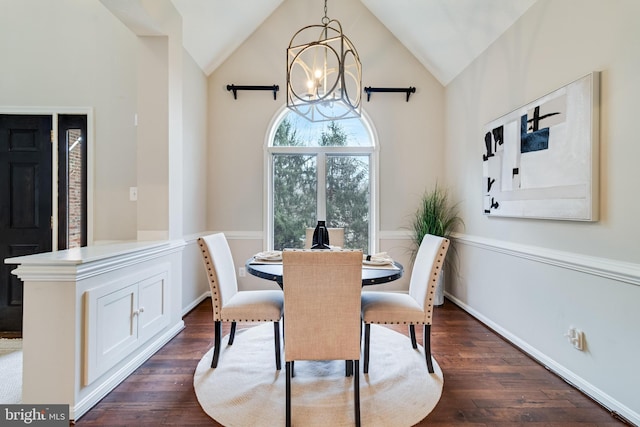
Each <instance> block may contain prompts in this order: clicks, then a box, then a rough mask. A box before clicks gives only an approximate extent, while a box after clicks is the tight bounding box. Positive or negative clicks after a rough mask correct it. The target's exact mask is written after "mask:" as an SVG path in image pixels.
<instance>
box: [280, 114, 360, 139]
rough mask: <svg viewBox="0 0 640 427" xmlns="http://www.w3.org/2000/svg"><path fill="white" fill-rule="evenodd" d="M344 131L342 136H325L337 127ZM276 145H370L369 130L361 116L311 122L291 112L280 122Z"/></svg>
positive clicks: (332, 132) (333, 131)
mask: <svg viewBox="0 0 640 427" xmlns="http://www.w3.org/2000/svg"><path fill="white" fill-rule="evenodd" d="M337 123H338V125H337V126H338V128H339V130H340V132H341V133H342V135H341V138H329V139H327V138H323V134H324V135H331V134H335V127H336V124H337ZM273 146H274V147H291V146H296V147H319V146H324V147H337V146H346V147H369V146H371V139H370V137H369V132H368V131H367V129H366V128H365V126H364V125H363V124H362V120H361V119H359V118H354V119H346V120H340V121H339V122H310V121H309V120H307V119H305V118H304V117H302V116H300V115H298V114H296V113H294V112H290V113H288V114H287V115H286V116H285V118H284V120H282V122H280V125H279V126H278V129H277V131H276V135H275V138H274V140H273Z"/></svg>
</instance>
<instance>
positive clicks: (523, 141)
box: [482, 72, 599, 221]
mask: <svg viewBox="0 0 640 427" xmlns="http://www.w3.org/2000/svg"><path fill="white" fill-rule="evenodd" d="M598 106H599V73H597V72H594V73H591V74H589V75H587V76H585V77H583V78H581V79H579V80H576V81H574V82H573V83H570V84H568V85H566V86H564V87H562V88H560V89H558V90H556V91H554V92H552V93H550V94H548V95H545V96H543V97H541V98H539V99H537V100H535V101H533V102H531V103H530V104H527V105H525V106H523V107H521V108H519V109H517V110H515V111H513V112H511V113H509V114H507V115H505V116H502V117H500V118H498V119H496V120H494V121H492V122H490V123H489V124H487V126H486V127H485V132H484V141H483V142H484V143H483V148H484V150H483V151H484V154H483V155H482V171H483V174H482V180H483V185H482V187H483V204H484V206H483V211H484V213H485V214H486V215H488V216H506V217H523V218H541V219H561V220H576V221H596V220H597V219H598V150H599V148H598V133H599V130H598V124H599V120H598V117H599V108H598Z"/></svg>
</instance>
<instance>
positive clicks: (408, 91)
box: [364, 86, 416, 102]
mask: <svg viewBox="0 0 640 427" xmlns="http://www.w3.org/2000/svg"><path fill="white" fill-rule="evenodd" d="M364 91H365V92H367V102H369V100H370V99H371V93H372V92H404V93H406V94H407V102H409V96H411V94H412V93H416V88H415V87H413V86H411V87H408V88H406V89H405V88H395V87H371V86H368V87H365V88H364Z"/></svg>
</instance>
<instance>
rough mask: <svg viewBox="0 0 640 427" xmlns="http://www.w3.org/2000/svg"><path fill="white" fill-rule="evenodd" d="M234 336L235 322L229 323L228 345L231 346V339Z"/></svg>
mask: <svg viewBox="0 0 640 427" xmlns="http://www.w3.org/2000/svg"><path fill="white" fill-rule="evenodd" d="M235 336H236V322H231V332H229V345H233V339H234V338H235Z"/></svg>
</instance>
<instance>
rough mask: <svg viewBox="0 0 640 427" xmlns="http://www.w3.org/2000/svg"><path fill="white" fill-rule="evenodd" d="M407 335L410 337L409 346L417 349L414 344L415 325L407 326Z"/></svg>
mask: <svg viewBox="0 0 640 427" xmlns="http://www.w3.org/2000/svg"><path fill="white" fill-rule="evenodd" d="M409 335H410V336H411V346H412V347H413V348H418V343H417V342H416V327H415V325H409Z"/></svg>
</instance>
